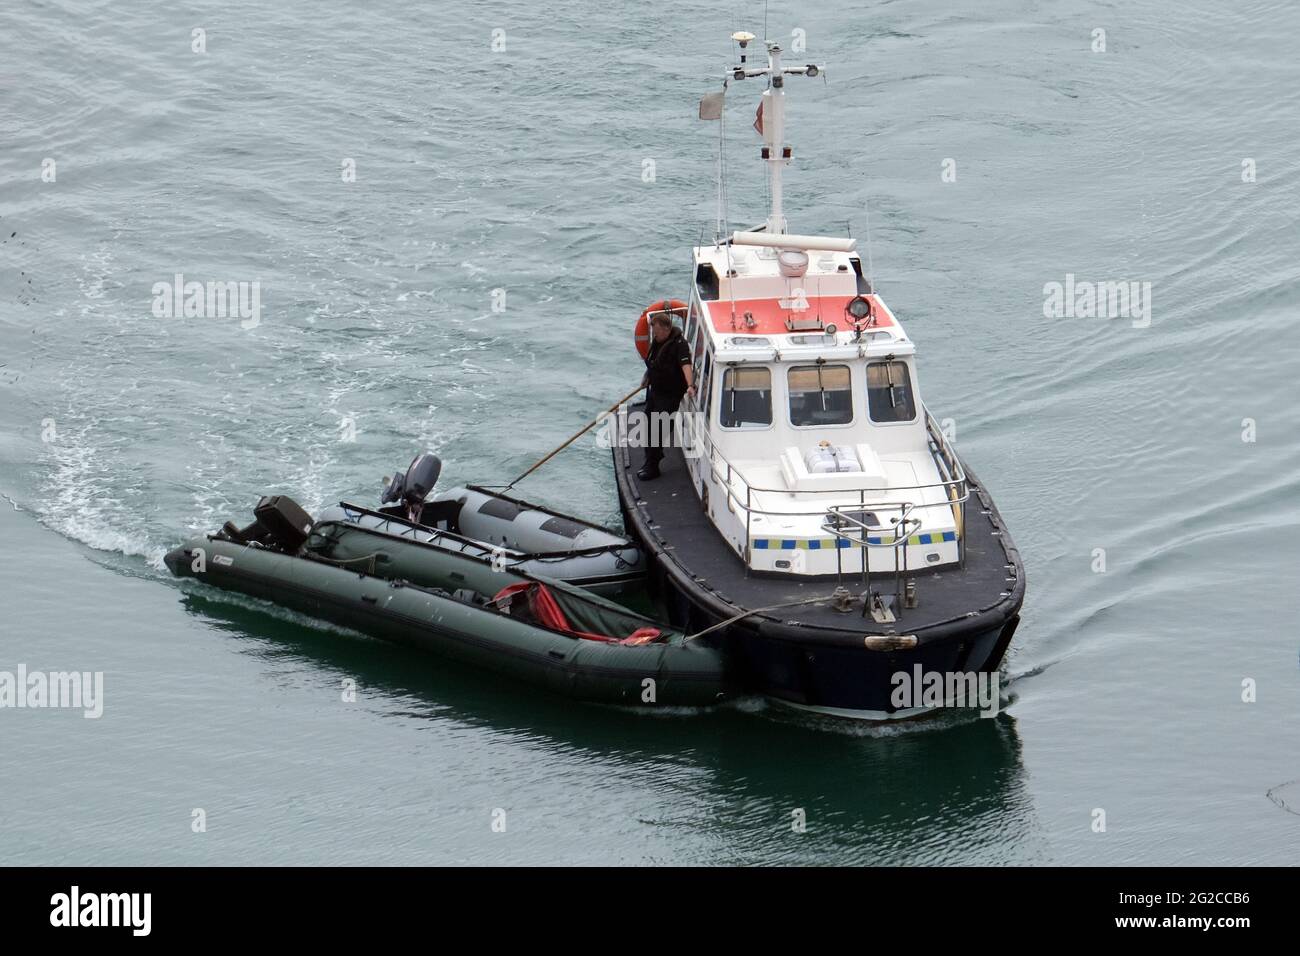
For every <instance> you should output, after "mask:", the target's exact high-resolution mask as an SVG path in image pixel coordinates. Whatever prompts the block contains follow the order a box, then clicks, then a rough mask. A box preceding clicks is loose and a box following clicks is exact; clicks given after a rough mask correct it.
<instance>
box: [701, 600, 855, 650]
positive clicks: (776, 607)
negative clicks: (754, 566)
mask: <svg viewBox="0 0 1300 956" xmlns="http://www.w3.org/2000/svg"><path fill="white" fill-rule="evenodd" d="M829 600H830V596H829V595H828V596H826V597H815V598H804V599H803V600H802V601H787V602H785V603H784V604H769V605H768V606H767V607H756V608H754V609H753V610H749V611H745V612H744V613H743V614H737V615H736V616H735V617H729V618H727V619H726V620H725V621H719V622H718V623H717V624H714V625H713V626H712V627H706V628H705V629H704V630H702V631H697V632H696V633H694V634H688V635H686V637H685V638H683V639H682V640H683V643H685V642H686V641H693V640H695V639H696V638H697V637H703V636H704V635H705V634H708V633H709V632H710V631H716V630H717V629H718V628H720V627H726V626H727V625H728V624H735V623H736V622H737V621H739V620H742V619H743V618H747V617H752V616H753V615H755V614H762V613H763V612H765V611H777V610H780V609H781V608H783V607H799V606H801V605H804V604H821V603H823V602H825V601H829Z"/></svg>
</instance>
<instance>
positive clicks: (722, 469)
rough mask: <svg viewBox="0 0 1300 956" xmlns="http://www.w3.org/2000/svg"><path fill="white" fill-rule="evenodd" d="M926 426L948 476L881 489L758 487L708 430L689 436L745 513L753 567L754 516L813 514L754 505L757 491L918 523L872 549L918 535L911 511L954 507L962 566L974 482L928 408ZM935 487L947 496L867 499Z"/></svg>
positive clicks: (730, 504) (731, 502)
mask: <svg viewBox="0 0 1300 956" xmlns="http://www.w3.org/2000/svg"><path fill="white" fill-rule="evenodd" d="M925 425H926V432H927V434H928V437H929V448H930V453H931V456H932V457H933V458H934V460H935V463H936V465H937V466H938V468H939V471H940V474H946V475H947V476H948V477H946V478H944V479H942V480H940V481H937V482H929V483H926V484H919V485H906V486H896V485H886V486H883V487H874V486H872V487H862V488H851V489H832V488H817V489H806V490H805V489H794V488H762V487H757V486H755V485H752V484H750V483H749V481H748V480H746V479H745V477H744V475H742V474H741V473H740V471H739V469H737V468H736V467H735V466H734V465H733V464H732V463H731V461H729V460H728V459H727V457H726V456H725V455H724V454H722V452H720V451H719V450H718V448H717V446H716V445H715V444H714V442H713V439H712V437H711V436H710V435H709V434H708V430H707V429H702V428H699V426H698V425H697V424H695V422H693V424H692V428H691V430H692V432H694V434H692V436H691V439H692V441H694V442H699V443H701V444H702V445H703V447H704V451H703V453H702V454H701V455H700V456H699V457H701V458H704V457H707V460H708V468H709V473H710V476H711V477H712V478H713V479H714V480H715V481H717V482H719V483H721V484H722V485H723V487H724V488H725V489H726V496H727V501H726V504H727V509H728V510H729V511H731V513H732V514H735V513H736V509H737V508H739V509H740V510H741V511H742V512H744V515H745V553H744V558H745V564H746V566H748V565H749V542H750V540H751V537H752V529H751V520H752V519H753V517H754V516H755V515H761V516H763V517H788V518H792V517H807V516H808V515H810V514H812V513H813V512H810V511H808V510H807V509H802V510H796V511H778V510H773V509H772V508H770V507H764V508H758V507H756V506H755V503H754V496H755V495H759V494H767V495H791V496H795V497H797V496H800V495H812V496H821V497H822V498H823V500H824V499H825V498H827V497H834V498H838V499H839V501H840V503H839V504H835V505H829V506H828V507H827V509H826V514H827V515H832V514H835V513H839V514H840V515H841V516H842V517H847V512H848V511H849V510H850V509H856V510H858V511H866V510H867V508H868V506H870V507H871V509H872V510H874V511H888V510H891V509H898V510H899V511H900V513H901V514H900V517H899V518H897V519H892V520H893V521H894V523H895V524H901V525H902V527H903V530H907V528H906V522H907V521H908V520H911V521H915V522H916V526H915V527H913V528H912V529H911V530H909V531H908V533H907V534H905V535H903V534H900V535H896V536H895V538H896V542H893V543H890V544H888V545H875V544H872V545H870V546H869V547H881V546H884V547H894V548H897V547H898V546H899V543H898V542H902V543H904V544H905V543H906V542H907V541H908V540H909V539H910V538H911V536H912V534H914V533H915V532H916V530H917V529H918V528H919V527H920V526H921V519H920V518H910V515H911V513H912V512H913V511H920V510H923V509H927V508H950V509H951V510H952V514H953V521H954V523H955V525H956V530H957V535H956V539H957V554H958V559H959V560H960V561H961V562H962V564H963V565H964V564H965V561H966V547H965V534H964V531H965V522H964V517H965V506H966V501H967V499H968V498H969V497H970V486H969V483H968V482H967V479H966V470H965V469H964V468H963V467H962V464H961V459H960V458H958V457H957V453H956V451H954V450H953V448H952V445H951V444H950V443H949V442H948V440H947V439H946V438H945V437H944V435H943V432H942V430H941V429H940V427H939V423H938V422H937V421H935V418H934V416H933V415H931V414H930V412H929V410H928V409H927V410H926V411H925ZM733 479H734V480H738V481H739V482H740V484H741V485H742V486H743V491H744V497H743V500H742V498H741V496H740V494H739V493H738V491H737V489H736V488H735V487H734V486H733V484H732V482H733ZM931 489H942V490H943V492H944V499H945V500H943V501H935V502H917V501H912V500H910V499H907V500H903V501H890V502H884V503H881V502H868V501H867V496H868V495H878V494H890V495H898V494H899V493H908V492H913V493H920V492H924V491H928V490H931ZM854 494H857V496H858V501H857V502H856V503H854V502H852V500H851V496H852V495H854ZM846 498H849V499H850V500H849V501H847V502H845V501H844V499H846ZM864 527H865V525H864ZM823 529H824V530H830V529H826V528H825V526H824V525H823ZM832 533H834V532H832ZM836 537H837V538H842V537H844V536H843V535H840V534H836ZM845 540H851V539H848V538H845ZM836 551H837V552H838V551H839V546H838V541H837V546H836ZM906 551H907V549H906V547H903V552H904V555H906ZM867 555H868V548H867V547H864V548H863V549H862V563H863V573H864V575H865V574H869V568H868V567H867V565H868V564H869V563H870V562H869V559H868V557H867ZM895 557H896V560H895V567H897V564H898V561H897V555H896V556H895Z"/></svg>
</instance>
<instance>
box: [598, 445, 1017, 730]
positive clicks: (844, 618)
mask: <svg viewBox="0 0 1300 956" xmlns="http://www.w3.org/2000/svg"><path fill="white" fill-rule="evenodd" d="M636 459H637V456H636V455H633V454H629V452H628V450H627V449H625V448H615V449H614V460H615V473H616V477H617V483H618V491H619V501H620V506H621V509H622V512H623V519H624V524H625V526H626V529H627V532H628V534H629V535H631V536H632V538H633V539H634V540H635V541H636V543H637V544H638V546H640V547H641V548H642V550H643V551H644V552H645V553H646V554H647V555H648V556H649V557H650V560H651V564H652V567H651V572H650V576H649V586H650V589H651V592H652V594H653V595H654V596H655V597H656V598H657V599H658V600H659V601H661V602H662V604H663V606H664V607H665V609H666V611H667V615H668V619H669V621H670V622H671V623H672V624H673V625H674V626H676V627H682V628H684V629H685V630H687V631H688V632H690V633H694V632H697V631H700V630H703V629H704V628H707V627H711V626H713V625H716V624H720V623H722V622H723V621H726V620H729V619H731V618H734V617H736V616H737V615H740V614H742V613H743V612H744V611H746V610H749V609H753V608H760V607H765V606H769V605H772V604H776V603H779V602H780V601H781V600H782V599H783V598H784V597H788V596H790V595H796V596H800V595H801V596H809V595H818V594H822V593H827V594H829V592H830V591H831V590H832V589H833V588H834V586H835V583H836V582H835V580H834V579H831V580H829V581H825V580H820V579H819V580H815V581H814V580H809V579H804V581H803V582H794V581H792V579H790V578H786V577H780V578H776V577H771V576H759V575H754V574H749V573H746V571H745V568H744V565H743V563H742V562H741V561H740V559H739V557H738V556H736V555H735V554H734V553H732V552H730V551H729V550H727V549H726V546H725V544H723V542H722V540H721V536H720V535H719V534H718V533H717V532H716V530H715V529H714V528H713V527H712V526H711V524H710V522H709V521H708V519H707V518H706V517H705V516H704V515H703V514H702V513H701V511H700V505H699V498H698V495H697V494H696V493H695V489H694V488H692V486H691V481H690V477H689V474H687V473H686V468H685V462H684V460H683V459H682V456H681V453H680V452H679V451H676V450H672V451H670V452H669V455H668V457H667V458H666V459H665V467H664V474H663V476H662V477H661V478H660V479H658V480H657V481H655V482H653V483H642V482H639V481H638V480H637V479H636V477H635V469H636V467H637V466H638V465H639V461H637V460H636ZM967 475H968V477H969V480H970V486H971V500H970V505H971V506H973V507H971V508H970V510H971V511H972V512H975V513H976V514H974V515H973V520H971V521H970V522H969V524H968V532H969V533H970V535H971V536H972V537H971V541H970V545H971V546H970V547H969V548H968V556H967V564H966V566H965V567H963V568H961V569H951V570H943V569H941V570H939V571H930V572H928V573H926V574H923V575H920V576H919V577H921V592H922V596H923V609H922V610H921V611H912V610H908V611H904V612H903V615H902V618H901V619H900V620H899V621H898V622H896V623H895V624H893V625H878V624H876V623H875V622H874V621H872V620H871V619H870V618H864V617H862V616H861V611H860V606H859V609H856V610H854V611H851V612H847V613H844V614H840V613H839V612H835V611H832V610H829V609H828V608H827V607H825V606H819V607H818V608H816V610H811V609H806V608H800V607H792V608H789V609H785V610H781V611H776V612H773V613H772V614H771V615H764V614H755V615H754V616H752V617H746V618H743V619H741V620H739V621H736V622H735V623H732V624H729V625H727V626H725V627H723V628H721V629H719V630H718V631H716V632H714V633H713V634H711V635H707V636H705V637H704V638H701V640H705V641H708V642H710V644H712V645H713V646H717V647H719V648H720V649H721V650H722V651H723V652H724V654H725V657H726V660H727V667H728V670H729V671H730V675H731V678H732V680H733V681H735V682H736V684H737V686H738V687H739V688H741V689H742V690H744V691H746V692H749V693H758V694H762V695H764V696H766V697H769V698H771V699H773V700H775V701H777V702H780V703H784V704H788V705H791V706H794V707H799V708H804V709H811V710H816V711H821V712H826V713H831V714H842V715H843V716H851V717H856V718H860V719H878V720H888V719H895V718H898V717H910V716H916V715H918V712H919V710H918V708H912V707H899V706H896V705H895V703H894V701H893V700H892V699H891V698H892V697H893V696H894V691H895V687H896V682H895V675H897V674H898V673H900V672H905V673H907V674H909V675H911V674H914V673H915V668H916V667H917V666H918V665H919V666H920V668H921V670H922V673H926V674H929V673H936V672H937V673H940V674H944V675H947V674H958V673H962V674H969V673H974V674H990V675H991V674H994V673H996V672H997V671H998V669H999V667H1000V665H1001V663H1002V660H1003V658H1004V656H1005V654H1006V651H1007V648H1008V646H1009V645H1010V643H1011V639H1012V637H1013V636H1014V634H1015V631H1016V627H1017V625H1018V623H1019V620H1020V618H1019V611H1020V607H1021V605H1022V604H1023V602H1024V593H1025V575H1024V569H1023V566H1022V564H1021V561H1020V556H1019V552H1018V551H1017V550H1016V548H1015V546H1014V544H1013V543H1012V542H1011V540H1010V537H1009V536H1008V535H1007V533H1006V530H1005V527H1004V526H1003V523H1002V519H1001V516H1000V515H999V514H998V512H997V509H996V508H995V507H994V505H993V502H992V500H991V498H990V497H989V496H988V494H987V492H986V491H985V489H984V488H983V486H982V485H980V484H979V483H978V481H977V480H976V479H975V478H974V476H973V475H970V473H969V470H968V471H967ZM674 509H676V511H674ZM976 536H978V537H976ZM847 577H848V576H846V578H847ZM891 580H892V579H891ZM845 583H846V585H847V586H848V587H849V588H850V590H854V591H856V590H858V588H856V587H855V582H854V581H852V580H847V579H846V581H845ZM795 589H799V590H795ZM927 604H928V606H926V605H927ZM778 616H779V617H778ZM891 635H893V636H900V637H903V638H904V641H903V642H900V643H907V642H911V643H913V644H914V646H911V647H906V646H904V647H891V648H888V649H877V648H873V647H871V646H869V640H870V639H875V640H877V641H879V640H882V639H883V640H884V641H885V642H886V643H888V639H889V638H890V636H891ZM912 639H914V641H913V640H912Z"/></svg>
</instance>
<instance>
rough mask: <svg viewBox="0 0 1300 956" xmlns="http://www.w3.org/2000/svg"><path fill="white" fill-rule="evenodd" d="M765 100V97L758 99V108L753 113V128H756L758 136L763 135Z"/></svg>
mask: <svg viewBox="0 0 1300 956" xmlns="http://www.w3.org/2000/svg"><path fill="white" fill-rule="evenodd" d="M766 102H767V100H766V99H761V100H759V101H758V110H757V111H756V112H755V113H754V129H756V130H758V135H759V136H762V135H763V104H764V103H766Z"/></svg>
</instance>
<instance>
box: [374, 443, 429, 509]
mask: <svg viewBox="0 0 1300 956" xmlns="http://www.w3.org/2000/svg"><path fill="white" fill-rule="evenodd" d="M441 473H442V460H441V459H440V458H439V457H438V456H437V455H434V454H432V453H430V452H427V451H426V452H421V453H420V454H418V455H416V456H415V457H414V458H413V459H411V464H410V465H409V466H408V467H407V469H406V471H405V472H398V473H397V474H394V475H393V477H392V478H391V479H389V481H388V486H387V487H386V488H384V495H383V498H382V499H381V503H382V504H391V503H396V502H400V503H401V505H402V507H404V508H405V509H406V517H407V519H408V520H410V521H414V522H415V523H416V524H419V523H420V513H421V512H422V511H423V510H424V502H425V499H426V498H428V497H429V494H430V493H431V492H432V491H433V486H434V485H435V484H437V483H438V475H440V474H441Z"/></svg>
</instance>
